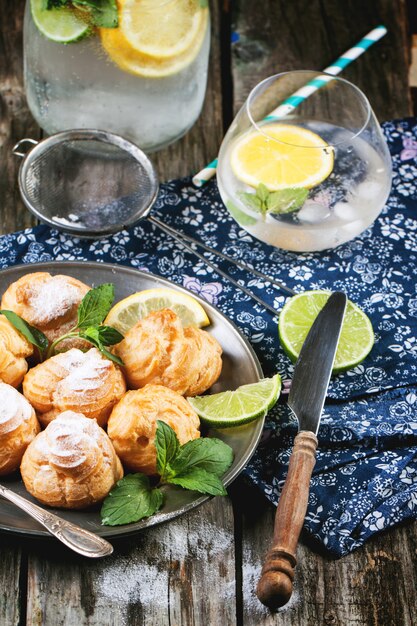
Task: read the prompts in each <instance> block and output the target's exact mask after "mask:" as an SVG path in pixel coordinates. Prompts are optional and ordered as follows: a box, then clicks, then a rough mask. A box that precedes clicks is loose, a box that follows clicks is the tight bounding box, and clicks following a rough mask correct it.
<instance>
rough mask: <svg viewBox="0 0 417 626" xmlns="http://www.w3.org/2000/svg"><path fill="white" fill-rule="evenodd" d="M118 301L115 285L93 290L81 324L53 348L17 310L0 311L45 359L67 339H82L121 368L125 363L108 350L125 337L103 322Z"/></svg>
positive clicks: (81, 309) (85, 302)
mask: <svg viewBox="0 0 417 626" xmlns="http://www.w3.org/2000/svg"><path fill="white" fill-rule="evenodd" d="M113 300H114V285H112V284H111V283H105V284H103V285H99V286H98V287H95V288H94V289H90V291H88V292H87V293H86V295H85V296H84V298H83V299H82V301H81V302H80V306H79V307H78V313H77V325H76V326H74V328H72V329H71V330H70V331H69V332H67V333H65V334H64V335H61V337H58V338H57V339H55V341H53V342H52V343H51V345H49V341H48V338H47V337H46V336H45V335H44V334H43V332H42V331H40V330H38V329H37V328H35V327H34V326H31V325H30V324H28V322H26V321H25V320H24V319H23V318H22V317H20V316H19V315H17V314H16V313H14V312H13V311H0V313H1V314H3V315H4V316H5V317H6V318H7V319H8V320H9V322H10V323H11V324H12V325H13V326H14V327H15V328H16V329H17V330H18V331H19V332H20V333H22V335H23V336H24V337H26V339H27V340H28V341H29V342H30V343H31V344H33V345H34V346H36V347H37V348H38V349H39V352H40V355H41V359H43V358H49V357H51V356H53V355H54V354H55V352H56V347H57V346H58V344H60V343H61V342H62V341H64V340H65V339H70V338H76V337H78V338H80V339H84V340H85V341H88V342H89V343H91V344H92V345H93V346H95V347H96V348H97V349H98V350H100V352H101V353H102V354H104V356H106V357H107V358H108V359H110V360H111V361H114V362H115V363H117V364H118V365H123V361H122V360H121V359H120V358H119V357H118V356H116V355H115V354H112V353H111V352H110V351H109V350H107V347H108V346H113V345H114V344H116V343H120V341H122V339H123V335H122V334H121V333H119V331H118V330H116V329H115V328H113V327H112V326H106V325H105V324H103V321H104V320H105V318H106V317H107V314H108V312H109V311H110V309H111V306H112V304H113Z"/></svg>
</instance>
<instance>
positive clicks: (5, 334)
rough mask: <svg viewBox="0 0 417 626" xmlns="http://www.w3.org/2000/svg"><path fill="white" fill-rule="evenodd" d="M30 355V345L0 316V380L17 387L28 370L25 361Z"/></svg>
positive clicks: (31, 347) (31, 352)
mask: <svg viewBox="0 0 417 626" xmlns="http://www.w3.org/2000/svg"><path fill="white" fill-rule="evenodd" d="M32 354H33V346H32V344H31V343H29V342H28V341H27V340H26V339H25V338H24V337H23V335H22V334H21V333H19V331H18V330H16V329H15V327H14V326H12V324H11V323H10V322H9V321H8V320H7V319H6V318H5V317H4V315H0V380H2V381H3V382H5V383H7V384H9V385H12V387H19V385H20V384H21V382H22V380H23V376H24V375H25V374H26V372H27V370H28V364H27V361H26V359H27V358H28V357H30V356H31V355H32Z"/></svg>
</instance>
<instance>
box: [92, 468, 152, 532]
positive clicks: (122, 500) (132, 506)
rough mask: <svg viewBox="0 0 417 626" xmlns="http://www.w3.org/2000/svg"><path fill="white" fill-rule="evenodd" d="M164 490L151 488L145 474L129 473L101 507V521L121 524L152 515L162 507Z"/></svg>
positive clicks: (115, 524)
mask: <svg viewBox="0 0 417 626" xmlns="http://www.w3.org/2000/svg"><path fill="white" fill-rule="evenodd" d="M163 501H164V496H163V493H162V491H160V489H157V488H151V485H150V482H149V478H148V477H147V476H145V475H144V474H128V475H127V476H125V477H124V478H122V479H121V480H119V482H118V483H117V485H116V487H114V488H113V489H112V490H111V491H110V493H109V495H108V496H107V498H106V499H105V500H104V502H103V505H102V507H101V521H102V523H103V524H105V525H106V526H119V525H121V524H130V523H131V522H138V521H139V520H141V519H144V518H145V517H150V516H151V515H153V514H154V513H156V511H158V509H160V508H161V506H162V503H163Z"/></svg>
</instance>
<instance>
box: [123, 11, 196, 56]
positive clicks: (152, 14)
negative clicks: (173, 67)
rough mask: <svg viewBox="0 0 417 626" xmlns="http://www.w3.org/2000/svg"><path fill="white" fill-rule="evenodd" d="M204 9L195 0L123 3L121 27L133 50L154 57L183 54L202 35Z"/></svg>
mask: <svg viewBox="0 0 417 626" xmlns="http://www.w3.org/2000/svg"><path fill="white" fill-rule="evenodd" d="M206 18H207V10H202V9H201V7H200V5H199V2H198V0H175V1H172V0H171V1H170V2H160V3H159V5H158V3H157V2H155V0H123V2H122V3H121V11H120V27H121V29H122V31H123V34H124V36H125V37H126V39H127V41H128V42H129V43H130V45H131V46H132V48H134V49H135V50H137V51H138V52H139V53H141V54H145V55H149V56H152V57H155V58H161V59H165V58H172V57H175V56H178V55H180V54H183V53H184V52H186V51H187V50H190V48H191V47H192V46H193V45H194V43H195V40H196V39H198V38H199V35H201V33H202V32H203V33H204V27H205V24H206Z"/></svg>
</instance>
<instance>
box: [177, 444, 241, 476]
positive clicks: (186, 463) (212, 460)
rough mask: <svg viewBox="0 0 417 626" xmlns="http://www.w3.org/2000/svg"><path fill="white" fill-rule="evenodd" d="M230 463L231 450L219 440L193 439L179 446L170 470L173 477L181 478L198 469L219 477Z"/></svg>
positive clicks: (231, 457)
mask: <svg viewBox="0 0 417 626" xmlns="http://www.w3.org/2000/svg"><path fill="white" fill-rule="evenodd" d="M232 463H233V450H232V448H231V447H230V446H228V445H227V444H226V443H224V442H223V441H221V440H220V439H214V438H211V437H210V438H201V439H194V440H193V441H188V442H187V443H185V444H184V445H183V446H181V448H180V450H179V452H178V454H177V456H176V457H175V459H174V460H173V461H172V462H171V469H172V472H173V474H174V475H175V476H183V474H184V473H188V472H189V471H190V470H191V469H195V468H198V469H202V470H204V471H206V472H210V473H211V474H214V475H216V476H219V477H220V476H222V475H223V474H224V473H225V471H226V470H228V469H229V467H230V466H231V465H232Z"/></svg>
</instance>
